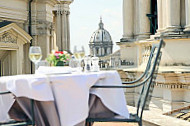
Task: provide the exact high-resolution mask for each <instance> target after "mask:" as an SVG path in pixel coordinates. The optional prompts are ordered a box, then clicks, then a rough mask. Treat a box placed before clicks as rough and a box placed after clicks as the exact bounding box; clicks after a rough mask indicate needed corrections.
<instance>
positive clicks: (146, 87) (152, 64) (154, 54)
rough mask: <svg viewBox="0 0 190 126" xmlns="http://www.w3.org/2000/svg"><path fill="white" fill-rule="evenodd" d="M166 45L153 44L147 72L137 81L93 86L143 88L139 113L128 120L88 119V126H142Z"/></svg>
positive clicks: (162, 43) (131, 115)
mask: <svg viewBox="0 0 190 126" xmlns="http://www.w3.org/2000/svg"><path fill="white" fill-rule="evenodd" d="M164 45H165V43H164V41H163V39H161V40H160V42H159V43H158V44H153V46H152V49H151V53H150V56H149V60H148V63H147V66H146V69H145V72H144V73H143V74H142V75H141V76H140V77H139V78H138V79H136V80H134V81H131V82H123V83H122V84H123V85H122V86H113V85H106V86H93V87H92V88H135V87H139V86H141V87H142V89H141V93H140V95H139V99H138V103H137V112H136V113H135V114H131V113H130V117H129V118H128V119H125V118H114V117H113V118H90V117H89V118H87V119H86V125H88V126H91V125H92V123H93V122H133V123H138V124H139V126H142V116H143V111H144V109H145V108H148V106H149V102H150V100H151V94H152V92H153V88H154V84H155V80H156V76H157V72H158V67H159V63H160V60H161V55H162V52H161V48H162V46H164Z"/></svg>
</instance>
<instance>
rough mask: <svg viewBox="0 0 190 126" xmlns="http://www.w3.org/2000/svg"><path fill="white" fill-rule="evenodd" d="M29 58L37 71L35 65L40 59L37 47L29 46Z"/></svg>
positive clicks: (39, 49)
mask: <svg viewBox="0 0 190 126" xmlns="http://www.w3.org/2000/svg"><path fill="white" fill-rule="evenodd" d="M29 58H30V60H31V61H32V62H33V63H34V64H35V70H36V69H37V63H38V62H39V61H40V60H41V58H42V51H41V48H40V47H39V46H31V47H30V49H29Z"/></svg>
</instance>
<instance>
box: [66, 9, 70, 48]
mask: <svg viewBox="0 0 190 126" xmlns="http://www.w3.org/2000/svg"><path fill="white" fill-rule="evenodd" d="M69 15H70V12H69V11H67V51H70V23H69Z"/></svg>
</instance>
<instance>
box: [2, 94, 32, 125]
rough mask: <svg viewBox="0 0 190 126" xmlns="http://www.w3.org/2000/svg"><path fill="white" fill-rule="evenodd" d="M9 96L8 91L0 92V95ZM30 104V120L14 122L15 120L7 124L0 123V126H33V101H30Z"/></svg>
mask: <svg viewBox="0 0 190 126" xmlns="http://www.w3.org/2000/svg"><path fill="white" fill-rule="evenodd" d="M8 94H11V92H9V91H4V92H0V95H8ZM30 102H31V103H30V104H31V119H27V120H26V121H16V120H12V119H11V120H10V121H8V122H2V123H1V122H0V126H27V125H30V126H31V125H32V126H35V118H34V100H33V99H31V100H30Z"/></svg>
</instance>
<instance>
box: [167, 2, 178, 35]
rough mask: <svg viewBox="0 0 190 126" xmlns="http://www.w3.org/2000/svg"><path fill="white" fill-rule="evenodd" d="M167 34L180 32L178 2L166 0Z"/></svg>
mask: <svg viewBox="0 0 190 126" xmlns="http://www.w3.org/2000/svg"><path fill="white" fill-rule="evenodd" d="M167 12H168V16H167V17H168V20H167V27H166V31H167V32H178V31H181V29H180V28H181V27H180V0H167Z"/></svg>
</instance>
